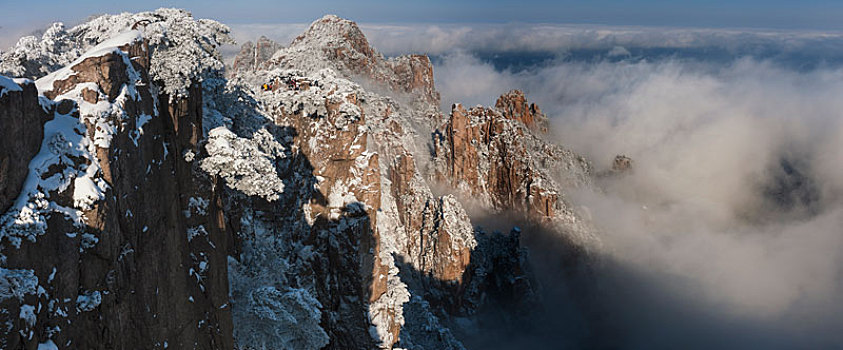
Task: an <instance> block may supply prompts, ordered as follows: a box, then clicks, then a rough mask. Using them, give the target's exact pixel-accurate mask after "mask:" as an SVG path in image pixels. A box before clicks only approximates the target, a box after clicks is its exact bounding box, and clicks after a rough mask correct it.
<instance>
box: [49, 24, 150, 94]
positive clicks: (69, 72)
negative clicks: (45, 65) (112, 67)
mask: <svg viewBox="0 0 843 350" xmlns="http://www.w3.org/2000/svg"><path fill="white" fill-rule="evenodd" d="M139 40H143V35H142V34H141V32H140V31H137V30H130V31H127V32H125V33H122V34H118V35H117V36H114V37H112V38H111V39H108V40H106V41H103V42H102V43H100V44H99V45H97V46H95V47H94V48H93V49H91V50H88V51H87V52H85V54H83V55H82V56H80V57H79V58H77V59H76V60H74V61H73V62H71V63H70V64H68V65H67V66H65V67H64V68H62V69H59V70H57V71H55V72H52V73H50V74H48V75H47V76H45V77H43V78H40V79H38V80H36V81H35V86H36V87H37V88H38V92H39V93H41V94H42V95H43V94H44V93H46V92H49V91H53V83H54V82H55V81H58V80H65V79H67V78H70V77H71V76H73V75H76V72H75V71H73V66H75V65H77V64H79V63H81V62H82V61H84V60H86V59H88V58H91V57H102V56H105V55H107V54H110V53H115V52H118V53H119V52H121V51H120V49H119V47H121V46H126V45H129V44H133V43H134V42H136V41H139ZM130 67H131V65H130Z"/></svg>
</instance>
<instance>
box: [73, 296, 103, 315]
mask: <svg viewBox="0 0 843 350" xmlns="http://www.w3.org/2000/svg"><path fill="white" fill-rule="evenodd" d="M100 303H102V294H100V292H99V291H86V292H85V293H83V294H81V295H79V296H78V297H76V310H79V312H85V311H91V310H93V309H96V308H97V306H100Z"/></svg>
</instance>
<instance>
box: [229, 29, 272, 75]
mask: <svg viewBox="0 0 843 350" xmlns="http://www.w3.org/2000/svg"><path fill="white" fill-rule="evenodd" d="M280 48H281V44H279V43H276V42H274V41H272V40H270V39H268V38H267V37H265V36H261V37H260V38H259V39H258V41H257V42H256V43H253V42H251V41H247V42H245V43H243V45H242V46H240V52H239V53H238V54H237V56H235V57H234V62H233V63H232V65H231V71H230V74H231V75H232V76H235V75H237V73H238V72H254V71H256V70H258V69H263V68H264V67H265V64H266V62H267V61H269V59H270V58H272V55H273V54H275V52H276V51H278V49H280Z"/></svg>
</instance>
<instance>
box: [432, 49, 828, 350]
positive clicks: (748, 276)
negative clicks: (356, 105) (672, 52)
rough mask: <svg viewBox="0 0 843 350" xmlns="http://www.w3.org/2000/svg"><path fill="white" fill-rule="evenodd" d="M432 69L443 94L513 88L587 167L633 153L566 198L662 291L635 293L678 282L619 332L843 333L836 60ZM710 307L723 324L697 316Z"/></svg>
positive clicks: (789, 336)
mask: <svg viewBox="0 0 843 350" xmlns="http://www.w3.org/2000/svg"><path fill="white" fill-rule="evenodd" d="M538 36H539V37H541V36H542V35H541V34H539V35H538ZM714 37H717V36H716V35H715V36H714ZM787 37H788V36H784V37H783V38H781V40H780V42H781V43H782V44H781V45H783V46H781V48H780V50H782V51H783V50H788V49H790V46H788V45H789V41H788V40H787ZM648 40H650V41H652V43H653V44H655V43H657V42H658V41H659V40H661V39H660V36H653V37H650V38H649V39H648ZM800 45H801V44H800ZM610 48H611V47H610ZM818 52H820V51H818ZM435 73H436V79H437V80H436V83H437V87H438V88H439V90H440V91H441V92H442V95H443V105H449V104H450V103H452V102H464V103H466V104H477V103H480V104H487V105H488V104H491V103H493V101H494V99H495V97H496V96H498V95H499V94H500V93H502V92H505V91H507V90H509V89H511V88H520V89H523V90H525V91H526V92H527V94H528V98H529V99H530V100H533V101H537V102H538V103H539V105H540V106H541V107H542V109H543V110H544V111H545V112H546V113H548V114H549V116H550V117H551V119H552V124H553V127H554V128H553V129H554V131H553V134H554V135H553V137H554V138H555V139H556V140H558V142H559V143H560V144H562V145H565V146H567V147H570V148H573V149H574V150H576V151H579V152H582V153H585V154H586V155H588V156H589V157H590V158H591V159H592V160H593V161H594V162H595V164H596V166H597V168H598V169H599V168H602V169H606V168H608V167H609V166H610V161H611V159H612V158H613V157H614V155H616V154H625V155H627V156H630V157H631V158H633V159H634V161H635V171H634V172H633V173H631V174H630V175H627V176H623V177H618V178H612V179H605V180H604V181H602V182H603V186H605V188H606V191H605V192H603V193H594V192H582V193H576V194H574V195H573V196H572V198H573V200H574V201H575V202H576V203H577V204H579V205H582V206H583V207H584V208H585V209H583V210H584V211H587V212H588V214H589V215H590V216H591V217H592V218H593V220H594V222H595V223H596V224H597V225H598V226H599V227H600V228H601V229H602V231H603V234H602V237H603V240H604V243H605V246H606V251H605V253H606V254H607V255H608V256H609V257H610V258H611V259H612V260H613V261H615V262H617V263H619V264H620V265H621V266H623V267H624V268H625V269H629V270H631V271H637V273H641V274H643V275H644V276H647V277H646V278H645V279H646V280H647V281H649V282H652V283H655V284H656V286H658V287H653V288H655V289H663V290H664V294H661V293H662V292H658V293H655V294H652V295H650V296H649V297H650V298H653V299H656V298H662V297H664V296H665V295H668V294H672V293H676V295H678V296H676V295H674V296H675V297H676V298H678V299H671V301H668V300H666V299H665V300H662V301H663V302H664V303H665V305H670V306H665V305H662V307H664V308H666V309H670V310H669V312H673V313H675V314H674V315H672V316H665V318H658V319H655V320H652V319H651V320H650V321H646V320H642V319H635V321H633V322H627V323H623V324H622V325H621V326H620V327H621V328H628V329H627V331H630V332H632V330H635V331H634V332H633V333H636V334H635V336H634V338H636V339H635V340H630V343H628V344H626V345H628V346H630V347H644V348H647V347H650V346H654V347H657V348H658V347H662V346H668V344H670V345H676V344H677V343H676V342H675V341H677V339H675V338H670V337H666V336H664V334H663V333H664V332H667V333H670V332H674V331H676V332H679V330H678V328H681V327H691V328H694V327H696V326H688V324H691V323H693V322H703V323H705V325H704V326H701V325H700V326H699V327H697V328H694V329H693V330H688V329H684V331H687V332H690V333H682V334H691V333H693V336H701V337H703V338H706V337H707V338H708V339H707V341H706V342H701V343H700V344H706V345H699V346H701V347H705V346H725V347H727V348H735V347H737V346H738V345H737V344H741V345H740V346H760V345H762V344H763V345H765V346H771V345H772V346H773V347H788V346H804V345H806V344H810V345H818V346H843V335H840V334H839V332H837V331H835V329H837V330H839V329H843V200H841V198H842V197H841V194H843V151H841V150H843V98H841V96H843V69H840V68H834V67H825V68H823V67H819V68H815V69H809V70H794V69H791V68H786V67H784V66H781V65H779V64H777V63H774V62H773V61H771V60H758V59H753V58H747V57H744V58H737V57H736V58H734V59H731V60H729V61H728V62H725V63H722V62H717V63H712V62H708V61H706V60H705V59H704V58H703V59H692V60H676V59H658V60H647V59H644V60H636V61H621V62H609V61H599V62H576V61H557V62H550V63H546V64H544V65H541V66H539V67H533V68H531V69H526V70H521V71H517V72H514V71H511V70H504V71H500V70H496V69H495V67H494V66H493V65H492V64H490V63H487V62H483V61H481V60H479V59H477V58H476V57H474V56H472V55H471V54H466V53H460V52H456V53H451V54H447V55H445V56H444V59H443V60H442V62H441V64H440V65H439V66H437V67H436V70H435ZM645 279H642V280H641V281H638V282H643V281H644V280H645ZM615 287H618V288H626V287H630V286H629V285H624V284H619V285H616V286H615ZM619 299H621V300H624V298H622V297H621V298H619ZM677 300H678V301H677ZM650 303H652V304H647V303H645V304H646V305H649V306H652V305H653V304H657V303H659V301H658V300H650ZM682 303H686V304H685V305H681V304H682ZM640 307H644V306H640ZM688 308H690V309H691V311H688V310H687V309H688ZM633 309H635V312H636V313H637V312H642V313H646V312H650V311H646V310H638V309H637V308H633ZM680 309H681V310H683V311H681V312H680V311H678V310H680ZM651 311H652V310H651ZM662 311H664V310H662ZM654 312H659V311H654ZM678 314H682V317H681V318H680V319H677V318H676V317H678V316H676V315H678ZM619 318H623V317H619ZM702 318H705V320H706V321H700V319H702ZM645 319H646V318H645ZM714 320H716V323H720V324H721V326H717V327H722V324H730V327H731V330H728V331H726V330H724V329H719V328H718V329H717V330H712V329H713V328H706V327H714V326H713V324H714V323H715V321H714ZM618 322H621V321H618ZM702 328H705V332H710V333H705V335H700V334H701V333H704V332H703V331H702V330H701V329H702ZM749 328H752V330H753V331H749V330H748V329H749ZM694 332H696V333H694ZM752 332H756V333H752ZM680 333H681V332H680ZM689 336H691V335H689ZM660 337H661V338H660ZM653 339H662V340H664V343H659V342H658V341H654V340H653ZM665 339H673V340H672V341H671V340H665ZM715 339H717V340H718V341H720V342H719V343H712V342H711V341H712V340H715ZM761 339H767V341H770V342H772V344H767V343H761V342H759V341H760V340H761ZM771 339H776V340H775V341H772V340H771ZM698 340H699V339H698Z"/></svg>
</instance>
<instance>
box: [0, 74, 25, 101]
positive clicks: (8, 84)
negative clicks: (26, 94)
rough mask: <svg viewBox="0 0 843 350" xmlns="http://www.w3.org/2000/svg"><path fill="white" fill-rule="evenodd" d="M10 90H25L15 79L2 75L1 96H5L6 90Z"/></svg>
mask: <svg viewBox="0 0 843 350" xmlns="http://www.w3.org/2000/svg"><path fill="white" fill-rule="evenodd" d="M10 91H23V88H21V87H20V85H18V84H17V83H15V81H14V80H12V79H9V78H7V77H4V76H2V75H0V97H3V95H5V94H6V92H10Z"/></svg>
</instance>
